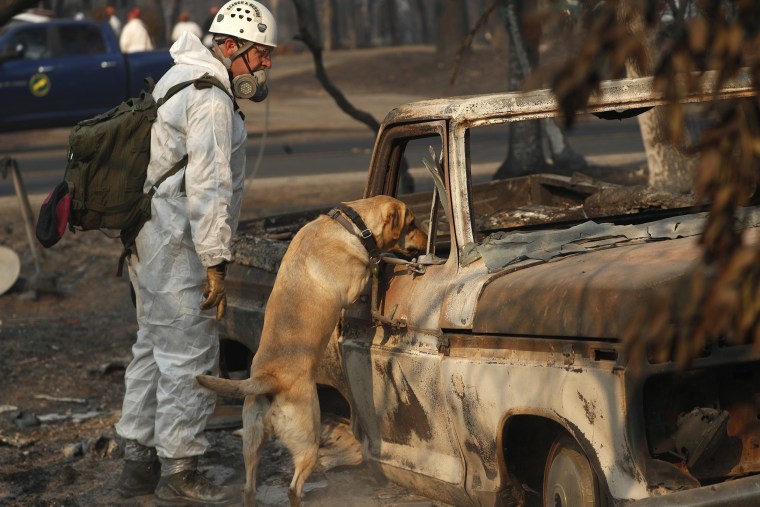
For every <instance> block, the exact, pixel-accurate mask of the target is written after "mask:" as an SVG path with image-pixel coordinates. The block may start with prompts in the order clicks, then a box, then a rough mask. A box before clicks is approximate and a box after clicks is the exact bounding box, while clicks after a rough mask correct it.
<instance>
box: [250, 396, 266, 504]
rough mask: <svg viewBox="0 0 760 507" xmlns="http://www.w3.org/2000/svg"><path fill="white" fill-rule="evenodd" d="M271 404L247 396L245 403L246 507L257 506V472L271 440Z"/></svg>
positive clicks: (261, 397) (258, 397)
mask: <svg viewBox="0 0 760 507" xmlns="http://www.w3.org/2000/svg"><path fill="white" fill-rule="evenodd" d="M271 405H272V404H271V402H270V401H269V399H268V398H267V397H266V396H246V398H245V402H244V403H243V458H244V460H245V487H244V488H243V492H244V500H245V506H246V507H254V506H255V505H256V471H257V470H258V466H259V460H260V458H261V449H262V448H263V447H264V443H265V442H266V441H267V440H268V439H269V424H268V420H267V419H268V418H269V410H270V409H271Z"/></svg>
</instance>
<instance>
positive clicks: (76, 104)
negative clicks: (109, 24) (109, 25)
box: [0, 23, 127, 128]
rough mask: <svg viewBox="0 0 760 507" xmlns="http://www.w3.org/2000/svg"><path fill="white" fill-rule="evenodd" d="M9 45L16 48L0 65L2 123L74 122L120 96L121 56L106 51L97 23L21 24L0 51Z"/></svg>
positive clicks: (7, 49) (47, 124) (112, 103)
mask: <svg viewBox="0 0 760 507" xmlns="http://www.w3.org/2000/svg"><path fill="white" fill-rule="evenodd" d="M13 50H18V51H19V55H18V58H15V59H12V60H7V61H5V62H3V63H2V64H1V65H2V66H1V67H0V76H1V77H0V89H2V93H0V110H2V111H3V116H4V117H5V119H4V120H3V123H6V124H19V125H20V126H32V127H36V128H46V127H50V126H51V124H55V125H62V124H67V123H68V124H73V123H75V122H76V121H78V120H80V119H83V118H87V117H90V116H94V115H95V114H98V113H101V112H103V111H106V110H107V109H110V108H111V107H113V106H116V105H117V104H118V103H119V102H121V101H122V100H124V94H125V87H126V82H127V80H126V74H125V68H124V62H123V58H122V56H121V53H118V52H116V53H112V52H110V53H109V52H108V51H107V48H106V44H105V41H104V39H103V34H102V32H101V30H100V28H99V27H98V26H97V25H94V24H82V23H78V24H70V25H67V24H50V23H44V24H40V25H34V24H32V25H29V26H23V27H20V28H18V29H17V30H16V31H15V32H14V33H13V34H12V35H10V36H9V37H8V38H7V39H6V41H5V42H4V43H3V47H2V48H0V52H3V53H5V52H10V51H13ZM43 119H44V120H43ZM43 121H44V122H43ZM36 122H39V123H37V124H36Z"/></svg>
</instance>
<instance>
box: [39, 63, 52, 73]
mask: <svg viewBox="0 0 760 507" xmlns="http://www.w3.org/2000/svg"><path fill="white" fill-rule="evenodd" d="M54 70H55V67H54V66H52V65H48V66H43V65H40V66H39V67H37V72H39V73H40V74H42V73H44V72H53V71H54Z"/></svg>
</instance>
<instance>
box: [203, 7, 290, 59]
mask: <svg viewBox="0 0 760 507" xmlns="http://www.w3.org/2000/svg"><path fill="white" fill-rule="evenodd" d="M208 31H209V32H211V33H218V34H223V35H229V36H231V37H234V38H238V39H244V40H247V41H249V42H255V43H256V44H263V45H265V46H272V47H277V22H276V21H275V20H274V16H272V13H271V12H269V9H267V8H266V7H264V6H263V5H262V4H260V3H259V2H256V1H254V0H231V1H229V2H227V3H226V4H224V5H223V6H222V7H221V9H219V12H217V13H216V16H215V17H214V21H213V22H212V23H211V27H210V28H209V30H208Z"/></svg>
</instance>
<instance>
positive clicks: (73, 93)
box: [50, 25, 128, 118]
mask: <svg viewBox="0 0 760 507" xmlns="http://www.w3.org/2000/svg"><path fill="white" fill-rule="evenodd" d="M59 28H60V29H59V30H58V32H57V35H58V36H59V38H60V39H59V40H60V46H58V47H60V48H61V49H60V54H59V55H58V58H60V59H61V62H65V65H58V66H56V67H55V68H53V69H51V71H50V72H51V78H52V79H53V84H57V89H53V90H51V92H55V93H56V95H54V97H53V99H54V100H55V101H56V105H57V106H58V107H60V108H61V110H62V111H65V110H66V108H67V107H71V104H72V103H73V104H78V105H79V107H77V108H76V109H78V112H77V114H78V115H81V116H82V117H85V118H87V117H90V116H94V115H96V114H99V113H101V112H103V111H106V110H108V109H111V108H112V107H114V106H117V105H118V104H119V103H120V102H121V101H123V100H124V99H125V98H126V93H127V81H128V79H127V74H126V72H127V69H126V66H125V63H124V57H123V55H122V54H121V53H120V52H118V51H114V50H111V51H109V50H108V48H107V46H106V43H105V40H104V38H103V31H102V29H101V28H100V27H98V26H96V25H61V26H60V27H59ZM53 65H55V64H53ZM82 76H86V79H82ZM59 101H60V102H59Z"/></svg>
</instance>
